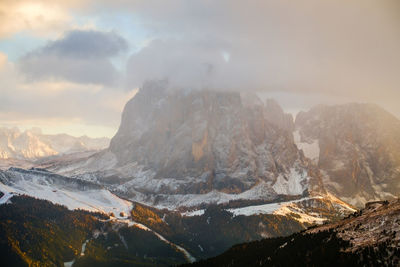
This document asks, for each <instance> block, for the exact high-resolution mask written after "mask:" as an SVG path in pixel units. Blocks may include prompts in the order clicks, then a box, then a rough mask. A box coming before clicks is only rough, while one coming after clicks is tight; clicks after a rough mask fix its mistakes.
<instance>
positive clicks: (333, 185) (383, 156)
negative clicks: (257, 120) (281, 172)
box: [294, 104, 400, 207]
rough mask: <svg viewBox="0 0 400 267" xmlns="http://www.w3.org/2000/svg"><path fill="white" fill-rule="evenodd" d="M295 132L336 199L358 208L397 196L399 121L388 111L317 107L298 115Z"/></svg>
mask: <svg viewBox="0 0 400 267" xmlns="http://www.w3.org/2000/svg"><path fill="white" fill-rule="evenodd" d="M295 128H296V131H295V132H294V136H295V137H296V138H297V142H298V146H299V147H302V148H303V150H304V152H305V155H307V156H308V157H309V158H311V159H313V160H314V162H315V164H317V166H318V168H319V170H321V173H322V179H323V183H324V186H325V188H326V189H327V190H328V191H329V192H331V193H332V194H334V195H335V196H338V197H339V198H341V199H343V200H344V201H346V202H348V203H351V204H353V205H356V206H358V207H362V206H363V205H364V204H365V202H367V201H372V200H380V199H393V198H395V197H396V196H399V195H400V183H399V181H400V138H399V136H400V121H399V120H398V119H397V118H396V117H394V116H393V115H391V114H390V113H388V112H386V111H385V110H383V109H382V108H380V107H378V106H376V105H373V104H346V105H338V106H317V107H315V108H313V109H311V110H310V111H308V112H300V113H299V114H298V115H297V117H296V121H295Z"/></svg>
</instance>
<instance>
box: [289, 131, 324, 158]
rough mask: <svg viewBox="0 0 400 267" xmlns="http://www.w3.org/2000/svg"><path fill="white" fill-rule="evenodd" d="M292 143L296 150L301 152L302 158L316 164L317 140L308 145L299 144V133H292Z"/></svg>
mask: <svg viewBox="0 0 400 267" xmlns="http://www.w3.org/2000/svg"><path fill="white" fill-rule="evenodd" d="M293 139H294V143H295V144H296V146H297V148H298V149H300V150H303V153H304V156H306V157H307V158H309V159H311V160H312V161H313V162H318V160H319V141H318V139H316V140H312V141H311V142H310V143H306V142H301V136H300V132H299V131H298V130H297V131H294V132H293Z"/></svg>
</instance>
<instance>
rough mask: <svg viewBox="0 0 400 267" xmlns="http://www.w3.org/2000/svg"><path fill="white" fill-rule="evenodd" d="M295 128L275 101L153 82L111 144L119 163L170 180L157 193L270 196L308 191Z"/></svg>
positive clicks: (137, 98) (128, 111)
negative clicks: (255, 192)
mask: <svg viewBox="0 0 400 267" xmlns="http://www.w3.org/2000/svg"><path fill="white" fill-rule="evenodd" d="M292 128H293V120H292V118H291V116H290V115H287V114H285V113H284V112H283V110H282V109H281V108H280V107H279V105H278V104H277V103H276V102H274V101H273V100H269V101H267V103H266V104H265V103H263V102H262V101H261V100H260V99H258V98H257V97H256V96H243V95H242V96H241V95H240V94H239V93H236V92H214V91H204V90H202V91H180V90H178V91H168V90H167V89H165V87H164V85H163V84H160V83H149V84H147V85H145V86H144V87H143V89H141V90H140V91H139V93H138V94H137V95H136V96H135V97H134V98H133V99H131V100H130V101H129V102H128V103H127V105H126V107H125V109H124V112H123V114H122V121H121V126H120V129H119V131H118V133H117V134H116V135H115V137H114V138H113V139H112V141H111V145H110V149H109V150H110V151H111V152H112V153H113V154H114V155H115V156H116V158H117V162H118V163H117V166H124V165H127V164H131V163H133V162H134V163H135V164H137V165H140V166H144V167H143V168H144V169H147V170H151V172H152V177H151V178H149V179H153V180H159V181H163V184H162V186H160V183H157V185H155V186H153V187H147V190H148V191H150V193H165V194H205V193H209V192H211V191H213V190H216V191H218V192H222V193H227V194H239V193H243V192H245V191H248V190H251V189H254V188H255V187H257V186H258V187H259V190H262V191H263V194H264V197H271V198H273V197H274V196H276V195H278V194H282V195H302V194H303V193H305V192H307V189H308V187H309V183H310V179H312V177H310V176H309V173H308V169H309V166H308V165H309V162H308V161H307V159H306V158H305V157H304V156H303V155H302V153H300V152H299V150H298V149H297V147H296V145H295V144H294V142H293V136H292V133H291V129H292ZM132 178H133V179H135V178H136V177H132ZM132 184H135V186H136V188H135V189H136V190H139V191H142V192H144V188H140V184H139V183H134V182H132ZM147 193H148V192H147Z"/></svg>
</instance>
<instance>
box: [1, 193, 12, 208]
mask: <svg viewBox="0 0 400 267" xmlns="http://www.w3.org/2000/svg"><path fill="white" fill-rule="evenodd" d="M3 193H4V196H2V197H1V198H0V205H2V204H4V203H6V202H7V201H8V200H9V199H10V198H12V197H13V196H14V195H13V194H11V193H9V192H3Z"/></svg>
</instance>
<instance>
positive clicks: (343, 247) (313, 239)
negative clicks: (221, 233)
mask: <svg viewBox="0 0 400 267" xmlns="http://www.w3.org/2000/svg"><path fill="white" fill-rule="evenodd" d="M399 255H400V199H397V200H394V201H392V202H388V201H375V202H369V203H367V204H366V206H365V208H364V209H363V210H361V211H357V212H355V213H354V214H352V215H350V216H348V217H347V218H345V219H343V220H341V221H339V222H336V223H332V224H326V225H322V226H317V227H311V228H309V229H308V230H306V231H303V232H301V233H297V234H293V235H291V236H288V237H280V238H269V239H264V240H261V241H255V242H250V243H245V244H241V245H237V246H234V247H232V248H231V249H229V250H228V251H227V252H225V253H223V254H222V255H220V256H217V257H215V258H211V259H208V260H205V261H200V262H197V263H195V264H194V265H195V266H255V265H257V266H322V265H323V266H338V265H339V264H344V265H346V266H359V265H363V266H377V265H384V266H398V265H399V263H400V256H399Z"/></svg>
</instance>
